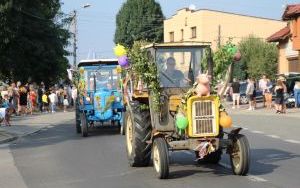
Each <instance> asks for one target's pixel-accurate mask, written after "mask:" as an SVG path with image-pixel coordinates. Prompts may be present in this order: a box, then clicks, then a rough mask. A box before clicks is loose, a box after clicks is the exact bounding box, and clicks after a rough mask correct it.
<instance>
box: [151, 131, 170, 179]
mask: <svg viewBox="0 0 300 188" xmlns="http://www.w3.org/2000/svg"><path fill="white" fill-rule="evenodd" d="M152 157H153V166H154V170H155V172H156V174H157V177H158V178H159V179H167V178H168V176H169V150H168V146H167V143H166V140H165V139H163V138H161V137H159V138H156V139H154V142H153V146H152Z"/></svg>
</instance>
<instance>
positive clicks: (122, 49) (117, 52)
mask: <svg viewBox="0 0 300 188" xmlns="http://www.w3.org/2000/svg"><path fill="white" fill-rule="evenodd" d="M114 52H115V55H116V56H117V57H121V56H124V55H126V49H125V47H124V46H122V45H120V44H117V46H116V47H115V48H114Z"/></svg>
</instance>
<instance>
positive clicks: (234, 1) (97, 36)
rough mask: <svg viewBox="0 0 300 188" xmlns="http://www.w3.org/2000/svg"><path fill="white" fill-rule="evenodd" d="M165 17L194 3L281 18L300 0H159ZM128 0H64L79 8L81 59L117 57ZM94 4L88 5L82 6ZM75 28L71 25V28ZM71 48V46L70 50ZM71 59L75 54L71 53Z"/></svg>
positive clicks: (65, 8) (66, 8)
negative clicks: (118, 21)
mask: <svg viewBox="0 0 300 188" xmlns="http://www.w3.org/2000/svg"><path fill="white" fill-rule="evenodd" d="M156 1H157V2H159V3H160V5H161V7H162V11H163V13H164V15H165V17H166V18H170V17H171V16H172V15H174V14H176V11H177V10H179V9H181V8H184V7H189V6H190V5H195V7H196V9H203V8H205V9H213V10H220V11H226V12H233V13H238V14H245V15H251V16H258V17H265V18H272V19H278V20H280V19H281V15H282V13H283V10H284V7H285V5H286V4H295V3H299V0H156ZM124 2H126V0H62V3H63V5H62V11H63V12H64V13H66V14H69V13H70V12H72V11H73V10H77V12H78V51H77V54H78V61H80V60H82V59H88V58H114V55H113V50H112V49H113V47H114V46H115V44H114V42H113V38H114V33H115V17H116V14H117V13H118V11H119V9H120V8H121V6H122V4H123V3H124ZM85 4H91V6H90V7H89V8H85V9H83V8H81V7H82V6H83V5H85ZM70 29H72V28H70ZM71 49H72V48H71V47H70V50H71ZM69 60H70V63H71V61H72V58H71V57H69Z"/></svg>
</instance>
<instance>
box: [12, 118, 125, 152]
mask: <svg viewBox="0 0 300 188" xmlns="http://www.w3.org/2000/svg"><path fill="white" fill-rule="evenodd" d="M22 126H23V125H19V127H22ZM25 127H26V126H25V125H24V128H25ZM118 134H119V131H118V129H117V128H115V127H107V126H105V127H96V128H93V129H92V130H90V131H89V136H88V137H85V138H83V137H82V136H81V134H76V128H75V123H73V121H72V122H67V123H64V124H61V125H55V126H51V127H48V128H44V129H42V130H40V131H38V132H36V133H33V134H31V135H28V136H25V137H22V138H20V139H18V140H16V141H14V142H13V144H12V145H11V148H13V149H18V148H33V147H41V146H46V145H54V144H57V143H60V142H65V141H71V140H73V141H77V140H78V141H81V140H82V141H84V140H86V141H88V140H89V139H95V138H97V137H99V136H106V135H118Z"/></svg>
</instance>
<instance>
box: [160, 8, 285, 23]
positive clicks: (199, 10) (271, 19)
mask: <svg viewBox="0 0 300 188" xmlns="http://www.w3.org/2000/svg"><path fill="white" fill-rule="evenodd" d="M182 10H186V11H191V12H192V13H194V12H201V11H210V12H219V13H224V14H231V15H236V16H243V17H250V18H256V19H263V20H270V21H277V22H282V21H281V20H278V19H273V18H265V17H260V16H251V15H246V14H238V13H233V12H226V11H220V10H213V9H206V8H203V9H197V10H190V9H189V8H182V9H179V10H177V12H179V11H182ZM176 14H177V13H176ZM176 14H173V15H172V16H171V17H170V18H167V19H165V20H169V19H171V18H172V17H174V16H175V15H176Z"/></svg>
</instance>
